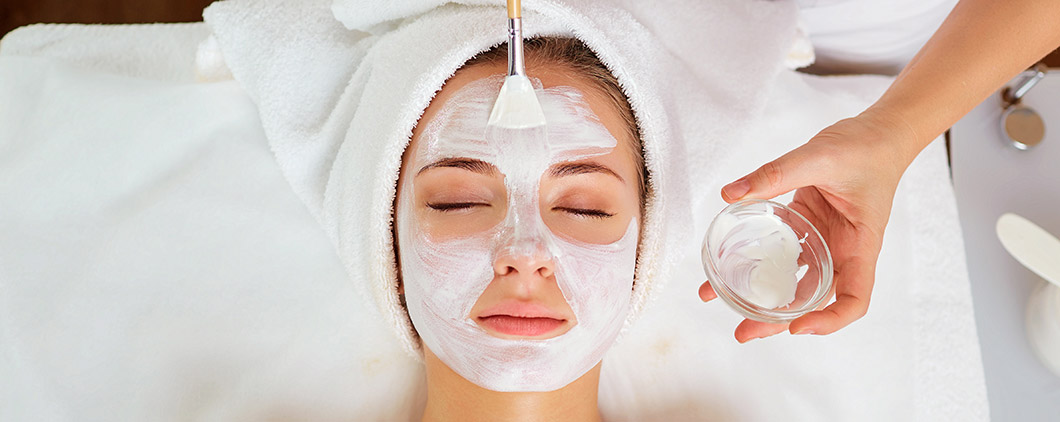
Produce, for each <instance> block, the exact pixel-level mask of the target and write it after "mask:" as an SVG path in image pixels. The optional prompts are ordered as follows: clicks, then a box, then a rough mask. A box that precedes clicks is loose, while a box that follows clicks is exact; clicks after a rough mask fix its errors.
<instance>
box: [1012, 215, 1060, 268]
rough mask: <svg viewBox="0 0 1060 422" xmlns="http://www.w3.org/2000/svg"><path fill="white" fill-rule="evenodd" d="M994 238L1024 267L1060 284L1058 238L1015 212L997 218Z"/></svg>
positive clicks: (1059, 243)
mask: <svg viewBox="0 0 1060 422" xmlns="http://www.w3.org/2000/svg"><path fill="white" fill-rule="evenodd" d="M996 229H997V238H998V239H1001V245H1002V246H1004V247H1005V250H1006V251H1008V253H1009V254H1011V255H1012V257H1013V258H1016V260H1017V261H1019V262H1020V264H1023V266H1024V267H1027V269H1029V270H1031V271H1033V272H1034V273H1035V274H1038V276H1040V277H1041V278H1044V279H1045V280H1046V281H1048V282H1050V283H1053V284H1055V285H1057V286H1060V239H1057V238H1056V236H1053V235H1052V234H1049V232H1047V231H1045V229H1043V228H1041V227H1038V225H1037V224H1034V223H1032V222H1030V221H1029V220H1027V219H1026V218H1023V217H1020V216H1018V215H1016V214H1012V213H1006V214H1004V215H1002V216H1001V217H1000V218H998V219H997V226H996Z"/></svg>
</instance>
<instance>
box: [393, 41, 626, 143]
mask: <svg viewBox="0 0 1060 422" xmlns="http://www.w3.org/2000/svg"><path fill="white" fill-rule="evenodd" d="M505 70H506V67H505V64H504V63H500V62H497V63H481V64H476V65H473V66H466V67H464V68H461V69H460V70H459V71H457V72H456V74H454V75H453V77H451V78H450V79H449V80H448V81H446V83H445V85H444V86H443V87H442V89H441V90H440V91H438V93H437V94H436V95H435V98H434V99H433V100H432V101H431V103H430V105H429V106H428V107H427V109H426V110H425V111H424V114H423V116H422V117H421V119H420V121H419V123H418V124H417V126H416V127H415V128H414V130H413V137H412V140H411V141H412V142H411V144H410V145H409V147H408V149H407V150H406V161H407V158H408V155H409V153H410V152H412V151H413V150H417V149H419V147H420V144H421V143H423V139H421V138H423V134H424V132H426V131H427V129H428V128H429V127H431V125H432V122H434V121H435V119H436V118H438V117H439V113H445V114H450V113H452V112H453V109H454V108H455V107H460V106H466V107H465V109H464V110H463V112H469V111H474V110H473V108H474V104H462V105H461V104H455V103H456V102H464V101H466V100H468V99H472V98H471V97H469V96H467V95H465V94H466V93H467V90H465V89H464V88H466V87H467V86H468V85H475V84H481V83H482V81H483V80H489V79H490V78H494V81H495V83H496V86H495V88H493V91H492V93H491V95H487V96H482V97H480V98H479V99H477V100H474V101H489V104H488V105H491V104H492V101H493V98H494V97H493V96H495V95H496V92H497V90H499V88H500V84H501V82H500V81H501V80H502V78H503V77H504V75H505ZM535 70H537V72H535V73H531V74H530V77H531V78H532V79H535V80H537V81H540V84H541V86H542V87H543V88H544V89H546V90H549V91H552V92H553V93H557V92H561V91H566V93H567V94H570V93H571V92H574V93H577V94H578V97H579V99H578V100H579V102H580V103H581V104H583V105H584V109H585V111H588V112H589V114H591V115H592V118H593V120H595V121H596V122H597V123H599V124H600V125H602V127H603V129H605V130H606V132H607V134H608V135H609V137H610V138H612V139H614V140H617V145H614V149H615V150H617V151H620V152H624V153H625V154H628V155H630V156H631V155H632V154H634V153H639V151H636V152H635V151H634V148H633V147H632V145H633V142H632V139H629V138H630V131H629V130H628V128H627V127H626V126H628V123H627V122H626V121H625V120H624V118H623V117H622V114H621V113H620V112H619V111H618V110H616V109H615V106H614V105H612V103H611V102H610V101H609V99H608V98H607V96H606V94H604V93H603V92H601V89H600V88H599V87H596V86H593V85H592V83H591V82H590V81H589V80H588V79H587V78H586V77H584V76H580V75H578V74H577V73H575V72H574V71H572V70H569V69H567V68H565V67H562V66H558V65H557V66H538V67H537V68H536V69H535ZM568 97H569V95H568ZM559 99H561V98H557V97H553V98H552V100H559ZM451 100H455V101H454V104H449V103H450V101H451ZM546 101H548V100H543V101H542V102H543V105H545V104H544V103H545V102H546ZM553 102H555V101H553ZM478 111H479V112H481V109H480V110H478ZM485 113H486V116H485V117H482V118H481V122H482V126H483V127H484V126H485V122H486V121H487V119H488V107H487V110H486V111H485ZM546 117H547V116H546ZM561 117H568V116H562V115H561ZM553 120H556V119H549V122H550V124H551V123H552V122H553ZM559 120H565V119H559ZM450 129H452V128H450ZM475 130H477V129H475Z"/></svg>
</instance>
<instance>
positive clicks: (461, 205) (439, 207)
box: [427, 202, 615, 219]
mask: <svg viewBox="0 0 1060 422" xmlns="http://www.w3.org/2000/svg"><path fill="white" fill-rule="evenodd" d="M488 205H489V204H483V203H478V202H453V203H438V204H432V203H427V207H428V208H430V209H433V210H436V211H441V212H449V211H455V210H463V209H468V208H473V207H482V206H488ZM552 210H554V211H564V212H569V213H571V214H574V215H578V216H582V217H587V218H596V219H605V218H611V217H614V216H615V214H613V213H609V212H605V211H601V210H593V209H584V208H569V207H555V208H552Z"/></svg>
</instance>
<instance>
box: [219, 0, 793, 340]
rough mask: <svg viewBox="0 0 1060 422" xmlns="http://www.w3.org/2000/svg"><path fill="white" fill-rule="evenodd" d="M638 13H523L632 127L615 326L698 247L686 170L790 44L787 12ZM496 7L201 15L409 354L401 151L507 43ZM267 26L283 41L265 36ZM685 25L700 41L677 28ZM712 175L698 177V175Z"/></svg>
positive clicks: (245, 8)
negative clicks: (633, 227) (606, 73)
mask: <svg viewBox="0 0 1060 422" xmlns="http://www.w3.org/2000/svg"><path fill="white" fill-rule="evenodd" d="M648 3H649V2H636V1H620V2H607V1H571V2H564V1H555V0H542V1H534V2H526V3H524V4H523V6H524V9H525V14H524V27H525V32H526V35H527V36H528V37H534V36H543V35H552V36H574V37H577V38H579V39H581V40H582V41H583V42H584V43H585V44H586V45H587V46H589V48H591V49H592V50H593V51H594V52H596V54H597V55H598V56H599V57H600V59H601V61H603V62H604V63H605V64H606V65H607V66H608V67H609V68H610V69H611V71H612V72H613V73H614V74H615V76H616V77H617V78H618V80H619V82H620V83H621V84H622V87H623V89H624V90H625V92H626V95H627V96H628V97H629V100H630V103H631V105H632V107H633V111H634V114H635V115H636V117H637V119H638V123H639V125H640V128H641V131H642V138H643V139H642V141H643V150H644V158H645V165H646V167H647V169H648V174H649V177H648V183H649V185H650V187H651V189H652V191H653V192H654V195H653V196H652V197H651V198H649V199H648V200H647V202H648V203H647V204H646V205H647V206H646V212H645V215H644V223H643V224H644V231H643V237H642V240H641V249H640V256H639V259H638V267H637V274H636V285H635V288H634V293H633V299H632V300H633V302H632V309H633V311H632V312H631V315H630V317H629V319H628V320H627V326H628V323H629V322H631V321H633V320H634V319H635V317H636V315H637V314H638V313H639V311H640V310H641V309H642V308H643V307H644V305H645V304H646V303H648V301H649V298H650V297H651V296H652V292H653V291H654V290H655V289H657V288H658V287H659V285H661V284H662V283H663V282H665V280H666V279H667V277H668V275H669V273H670V270H671V267H673V266H674V265H675V263H676V262H677V260H678V259H679V258H680V256H679V255H680V253H683V251H688V250H694V249H695V248H689V247H688V246H689V245H690V244H689V243H688V242H697V241H698V236H689V235H688V232H687V229H688V228H689V227H692V226H693V225H692V223H693V221H692V220H693V218H692V215H691V212H690V210H691V209H692V200H693V198H691V197H690V195H689V192H690V189H689V183H690V181H689V174H688V173H687V171H686V170H687V168H686V163H687V162H688V160H689V159H693V160H695V162H706V160H704V159H703V158H704V157H713V158H715V159H718V158H722V157H724V156H725V155H726V151H727V149H728V148H727V147H726V144H725V143H724V142H716V141H717V140H722V139H726V137H731V136H732V134H734V133H735V132H734V131H736V130H737V129H739V128H740V127H741V125H742V124H745V123H747V122H750V121H751V120H752V119H749V118H748V116H753V115H755V114H756V113H757V112H758V111H759V109H760V108H761V107H762V104H763V102H764V99H765V96H766V94H767V93H768V92H769V89H770V85H771V83H772V81H773V80H774V77H775V75H776V73H777V72H778V71H779V70H780V69H781V68H782V63H783V60H784V58H785V55H786V54H787V52H788V50H789V49H790V47H791V45H792V42H793V39H794V37H795V34H796V28H795V21H796V19H795V12H796V11H795V7H794V4H789V2H767V1H747V0H731V1H716V2H694V1H686V2H676V1H673V2H664V3H667V4H659V2H650V4H648ZM502 6H503V2H499V1H498V2H487V1H456V2H443V1H428V2H411V1H401V2H375V1H349V0H345V1H336V2H335V3H334V5H333V6H331V7H329V5H328V4H326V2H324V1H322V0H321V1H318V2H316V3H312V4H311V5H308V6H307V5H306V4H305V3H300V4H298V5H289V4H283V3H275V2H266V1H253V0H228V1H224V2H219V3H214V4H213V5H211V6H210V7H209V8H208V9H207V10H206V12H205V18H206V21H207V23H208V24H209V25H210V26H211V28H212V29H213V30H214V34H215V36H216V38H217V40H218V42H219V45H220V48H221V50H222V52H223V54H224V57H225V61H226V63H227V64H228V66H229V68H230V69H231V71H232V74H233V75H234V77H235V78H236V79H237V80H239V81H240V82H241V83H242V85H243V86H244V87H245V88H246V89H247V91H248V92H249V93H250V95H251V97H252V98H254V99H255V101H256V102H257V103H258V105H259V107H260V110H261V115H262V124H263V125H264V128H265V133H266V135H267V136H268V138H269V142H270V145H271V147H272V149H273V151H274V152H275V154H276V157H277V160H278V161H279V164H280V166H281V167H282V168H283V170H284V173H285V174H286V175H287V177H288V179H289V181H290V182H291V184H292V186H293V187H294V189H295V191H296V192H297V193H298V194H299V196H300V197H301V198H302V200H303V201H305V203H306V205H307V206H308V207H309V208H310V210H311V212H312V213H313V214H314V215H315V216H316V217H317V219H318V220H319V221H320V222H321V224H322V225H323V226H324V228H325V230H326V231H327V233H328V234H329V236H330V237H331V239H332V240H333V241H334V242H335V246H336V248H337V249H338V251H339V255H340V257H341V259H342V260H343V262H344V263H345V265H346V267H347V271H348V272H349V274H350V277H351V279H352V280H353V282H354V283H355V284H357V285H359V286H363V287H364V288H365V289H366V290H365V293H366V294H371V295H372V296H373V297H375V299H376V302H377V303H378V304H379V305H380V310H381V313H382V314H383V315H384V317H385V318H387V319H388V321H389V323H390V324H391V325H392V326H394V327H395V329H396V330H397V331H398V332H399V333H401V337H402V341H403V343H404V345H405V348H406V349H407V350H409V351H410V352H413V353H415V351H416V350H417V349H418V345H417V343H416V341H415V340H414V336H413V333H412V330H411V327H410V326H409V322H408V320H407V317H406V316H405V314H404V313H403V312H402V311H401V307H400V304H399V302H398V296H397V291H396V289H395V286H396V280H397V272H396V266H395V260H394V253H393V242H394V240H393V237H392V232H391V226H390V224H391V219H392V210H393V200H394V195H395V187H396V180H397V176H398V171H399V169H400V166H401V155H402V152H403V151H404V148H405V146H406V145H407V143H408V141H409V138H410V136H411V133H412V129H413V127H414V126H415V125H416V123H417V121H418V120H419V116H420V115H421V113H422V112H423V110H424V109H425V108H426V107H427V105H428V104H429V102H430V100H431V98H432V97H433V95H434V93H435V92H437V91H438V90H439V89H440V88H441V86H442V84H443V83H444V82H445V81H446V79H448V78H449V76H451V75H452V74H453V73H454V72H455V71H456V70H457V69H459V68H460V67H461V66H462V65H463V63H464V62H465V61H467V60H468V59H469V58H471V57H472V56H474V55H475V54H477V53H479V52H481V51H484V50H487V49H489V48H490V47H493V46H495V45H498V44H500V43H502V42H504V41H505V35H506V32H505V14H504V11H503V7H502ZM332 10H334V14H333V11H332ZM336 16H338V17H339V18H340V19H342V20H343V21H344V22H345V24H346V25H347V26H348V27H349V28H351V29H345V28H343V27H342V26H341V25H340V24H339V22H338V21H337V20H335V17H336ZM277 20H282V21H286V22H285V23H284V24H285V25H287V26H288V27H291V30H290V31H289V32H285V33H276V32H274V31H271V28H275V27H277V25H276V23H277V22H276V21H277ZM695 27H701V28H704V29H705V30H699V31H697V30H691V31H690V30H688V29H689V28H695ZM255 28H260V30H258V31H255ZM340 28H341V29H342V30H338V29H340ZM668 28H670V29H669V30H668ZM677 28H679V29H680V30H676V29H677ZM746 51H754V52H756V54H741V52H746ZM712 58H725V59H724V60H712ZM689 134H695V135H696V138H695V139H689V138H687V136H688V135H689ZM711 171H712V170H711V169H698V170H697V172H698V174H697V177H702V176H707V175H709V174H710V173H711Z"/></svg>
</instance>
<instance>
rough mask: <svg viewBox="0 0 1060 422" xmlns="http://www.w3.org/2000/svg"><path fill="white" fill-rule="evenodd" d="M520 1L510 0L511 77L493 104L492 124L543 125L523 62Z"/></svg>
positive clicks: (509, 60)
mask: <svg viewBox="0 0 1060 422" xmlns="http://www.w3.org/2000/svg"><path fill="white" fill-rule="evenodd" d="M521 9H522V8H521V7H520V5H519V0H508V77H507V78H505V79H504V85H502V86H501V92H500V94H499V95H497V102H495V103H494V104H493V110H492V111H491V112H490V119H489V122H488V123H487V124H488V125H490V126H497V127H501V128H505V129H527V128H532V127H537V126H544V124H545V113H544V112H542V111H541V103H539V102H538V101H537V94H535V93H534V85H533V84H532V83H530V78H527V77H526V67H525V65H524V63H523V23H522V17H521V16H522V10H521Z"/></svg>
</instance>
